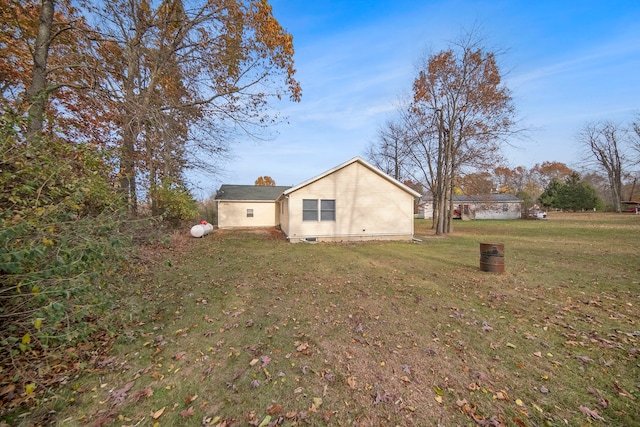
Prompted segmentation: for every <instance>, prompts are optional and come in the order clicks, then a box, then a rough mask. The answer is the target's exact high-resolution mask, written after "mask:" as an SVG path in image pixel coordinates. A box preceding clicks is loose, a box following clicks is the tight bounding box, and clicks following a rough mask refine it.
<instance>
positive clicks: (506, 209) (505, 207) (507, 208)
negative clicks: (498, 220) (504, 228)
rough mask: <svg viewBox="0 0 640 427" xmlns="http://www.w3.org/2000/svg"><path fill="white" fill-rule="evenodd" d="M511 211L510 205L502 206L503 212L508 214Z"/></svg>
mask: <svg viewBox="0 0 640 427" xmlns="http://www.w3.org/2000/svg"><path fill="white" fill-rule="evenodd" d="M508 210H509V205H508V204H507V203H503V204H502V212H507V211H508Z"/></svg>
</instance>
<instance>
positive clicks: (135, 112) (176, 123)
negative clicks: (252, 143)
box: [92, 0, 301, 209]
mask: <svg viewBox="0 0 640 427" xmlns="http://www.w3.org/2000/svg"><path fill="white" fill-rule="evenodd" d="M92 13H93V14H94V15H95V16H97V17H99V20H100V22H101V24H100V26H99V28H97V33H98V34H99V35H100V37H99V39H100V41H99V43H98V47H97V49H96V52H97V54H98V55H99V57H100V62H101V63H102V64H104V66H105V72H106V76H107V77H106V79H105V80H104V81H103V82H102V88H101V89H102V92H101V93H102V94H106V96H107V99H108V100H109V101H111V102H116V103H117V105H118V110H119V111H120V116H119V119H118V122H119V126H120V130H119V144H118V145H119V177H120V188H121V189H122V191H123V192H124V193H125V194H127V195H128V197H129V200H130V202H131V204H132V206H133V208H134V209H135V203H136V199H137V187H138V183H137V180H138V179H139V178H141V177H143V178H144V177H149V182H148V183H149V185H151V186H153V185H154V184H155V183H156V182H157V180H159V179H161V178H163V176H162V175H167V174H170V175H172V176H171V178H172V179H173V180H180V179H181V178H182V177H181V176H180V174H181V173H182V172H184V170H185V168H187V167H201V168H204V169H207V167H208V166H209V165H215V162H214V161H212V158H213V159H214V160H215V158H217V157H219V156H224V154H225V153H226V152H227V150H228V144H229V141H230V140H231V139H232V138H233V137H234V135H235V134H236V133H237V132H238V131H240V132H245V133H250V134H252V133H254V132H256V131H260V130H263V129H264V128H265V127H266V126H268V125H269V124H271V123H273V122H274V120H276V118H274V117H272V116H271V115H270V114H269V109H268V101H269V99H270V98H272V97H276V98H278V99H280V98H281V97H282V96H283V95H285V94H288V96H289V98H290V99H291V100H292V101H299V100H300V96H301V89H300V86H299V84H298V82H297V81H296V80H295V78H294V75H295V71H296V70H295V68H294V62H293V53H294V50H293V39H292V36H291V35H290V34H288V33H287V32H286V31H285V30H284V29H283V28H282V27H281V26H280V24H279V23H278V21H277V20H276V18H275V17H274V16H273V13H272V9H271V6H270V5H269V3H268V2H267V0H233V1H228V0H208V1H199V2H195V3H193V2H190V3H187V2H184V1H183V0H163V1H162V2H160V3H159V4H157V5H156V4H154V3H152V2H150V1H149V0H113V1H109V2H103V3H100V4H99V5H97V6H96V7H94V8H93V9H92Z"/></svg>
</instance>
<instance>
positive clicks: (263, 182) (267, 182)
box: [254, 175, 276, 187]
mask: <svg viewBox="0 0 640 427" xmlns="http://www.w3.org/2000/svg"><path fill="white" fill-rule="evenodd" d="M254 185H259V186H263V187H273V186H275V185H276V182H275V181H274V180H273V178H271V177H270V176H267V175H265V176H260V177H258V179H256V182H255V184H254Z"/></svg>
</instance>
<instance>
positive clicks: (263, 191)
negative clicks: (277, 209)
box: [216, 184, 290, 201]
mask: <svg viewBox="0 0 640 427" xmlns="http://www.w3.org/2000/svg"><path fill="white" fill-rule="evenodd" d="M288 188H290V187H289V186H283V185H279V186H278V185H275V186H265V185H228V184H224V185H222V186H220V190H218V193H217V194H216V200H260V201H275V200H276V199H277V198H278V196H280V195H281V194H282V193H283V192H284V191H285V190H286V189H288Z"/></svg>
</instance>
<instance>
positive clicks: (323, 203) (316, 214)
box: [302, 199, 336, 221]
mask: <svg viewBox="0 0 640 427" xmlns="http://www.w3.org/2000/svg"><path fill="white" fill-rule="evenodd" d="M302 220H303V221H318V220H320V221H335V220H336V201H335V200H332V199H321V200H318V199H303V200H302Z"/></svg>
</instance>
